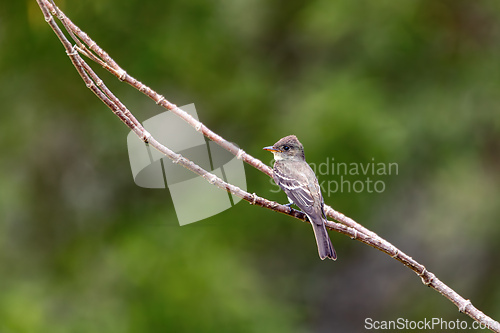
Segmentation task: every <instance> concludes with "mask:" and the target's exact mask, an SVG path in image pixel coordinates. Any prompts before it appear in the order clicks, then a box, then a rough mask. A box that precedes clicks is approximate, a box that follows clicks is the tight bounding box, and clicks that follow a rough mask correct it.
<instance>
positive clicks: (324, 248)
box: [311, 220, 337, 260]
mask: <svg viewBox="0 0 500 333" xmlns="http://www.w3.org/2000/svg"><path fill="white" fill-rule="evenodd" d="M311 225H312V226H313V230H314V236H315V237H316V244H318V254H319V257H320V258H321V260H324V259H325V258H329V259H332V260H337V253H335V249H334V248H333V245H332V241H331V240H330V237H329V236H328V232H327V231H326V227H325V223H324V221H323V223H321V224H316V223H314V222H313V221H312V220H311Z"/></svg>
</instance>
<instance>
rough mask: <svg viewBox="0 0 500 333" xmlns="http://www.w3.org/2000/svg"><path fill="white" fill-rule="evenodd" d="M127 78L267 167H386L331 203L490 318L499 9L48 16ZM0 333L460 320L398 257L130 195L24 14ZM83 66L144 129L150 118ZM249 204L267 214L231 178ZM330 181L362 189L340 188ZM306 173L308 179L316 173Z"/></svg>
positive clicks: (279, 223) (65, 66) (115, 5)
mask: <svg viewBox="0 0 500 333" xmlns="http://www.w3.org/2000/svg"><path fill="white" fill-rule="evenodd" d="M56 2H57V3H58V5H59V6H60V7H61V8H62V9H63V10H64V11H65V12H66V14H67V15H68V16H69V17H70V18H71V19H72V20H73V21H74V22H75V23H76V24H77V25H79V26H80V28H82V29H83V30H84V31H86V32H87V33H88V34H89V35H90V36H91V37H92V38H93V39H94V40H96V41H97V43H98V44H99V45H100V46H101V47H103V48H104V49H105V50H106V51H107V52H108V53H109V54H110V55H111V56H112V57H113V58H114V59H115V60H116V61H117V62H118V63H119V64H120V65H121V66H122V67H123V68H124V69H126V70H127V72H128V73H130V74H131V75H133V76H134V77H136V78H137V79H139V80H141V81H142V82H144V83H146V84H148V85H150V86H151V87H152V88H154V89H156V90H157V91H158V92H160V93H162V94H164V95H165V96H166V97H167V98H168V99H169V100H170V101H171V102H173V103H176V104H177V105H183V104H188V103H196V106H197V110H198V114H199V116H200V119H201V121H203V122H204V123H205V124H206V125H207V126H208V127H210V128H211V129H213V130H214V131H215V132H217V133H219V134H221V135H222V136H223V137H224V138H226V139H228V140H231V141H234V142H236V143H237V144H238V145H239V146H240V147H242V148H243V149H244V150H245V151H247V152H248V153H250V154H252V155H254V156H255V157H257V158H260V159H262V160H263V161H264V162H266V163H271V156H270V154H268V153H266V152H264V151H262V150H261V147H263V146H266V145H270V144H272V143H274V142H275V141H277V140H278V139H279V138H281V137H283V136H285V135H288V134H296V135H297V136H298V137H299V139H300V140H301V141H302V143H303V144H304V145H305V147H306V155H307V158H308V161H309V162H314V163H316V164H319V163H322V162H324V161H325V160H326V159H332V158H334V160H335V162H345V163H369V162H371V161H374V162H375V163H397V164H398V174H397V175H394V174H393V175H386V176H377V175H375V176H373V179H374V180H380V181H383V182H384V184H385V188H384V191H383V192H382V193H367V192H366V191H363V192H361V193H355V192H353V191H350V192H342V193H340V192H337V193H325V201H326V202H327V203H328V204H330V205H332V206H333V207H334V208H335V209H337V210H339V211H341V212H343V213H345V214H346V215H348V216H350V217H352V218H354V219H356V220H357V221H359V222H360V223H362V224H364V225H365V226H367V227H368V228H370V229H372V230H374V231H375V232H377V233H378V234H380V235H381V236H382V237H384V238H386V239H387V240H389V241H390V242H392V243H393V244H395V245H396V246H399V247H400V248H401V249H402V250H403V251H405V252H407V253H408V254H409V255H411V256H413V257H414V258H415V259H417V260H418V261H420V262H421V263H423V264H425V265H426V267H427V268H428V269H429V270H431V271H432V272H434V273H435V274H436V275H437V276H438V277H439V278H440V279H442V280H443V281H444V282H445V283H447V284H449V285H450V287H452V288H454V289H455V290H456V291H457V292H459V293H460V294H462V295H463V296H464V297H465V298H469V299H471V300H472V302H473V304H475V305H476V306H477V307H478V308H480V309H481V310H483V311H484V312H485V313H486V314H488V315H490V316H492V317H493V318H496V319H497V320H498V319H500V286H499V284H498V280H499V277H500V265H498V263H499V258H500V244H499V242H498V239H499V236H500V224H499V223H498V220H499V216H500V204H499V194H500V191H499V188H500V187H499V185H500V172H499V171H500V114H499V105H500V93H499V92H500V62H499V61H498V59H500V2H498V1H496V0H477V1H465V0H409V1H388V0H381V1H367V0H358V1H347V0H341V1H326V0H315V1H296V0H293V1H283V0H272V1H266V2H264V1H261V0H254V1H248V0H241V1H213V2H207V1H201V0H191V1H179V0H173V1H126V2H122V1H117V0H105V1H104V0H91V1H62V0H60V1H56ZM0 50H1V51H0V82H1V84H2V89H0V106H1V110H2V112H1V122H0V126H1V127H0V128H1V131H0V138H1V140H0V145H1V149H2V152H3V154H2V160H1V164H0V171H1V172H0V217H1V222H2V223H1V224H0V285H1V286H2V288H1V289H2V292H1V296H0V331H1V332H2V333H11V332H16V333H17V332H30V333H33V332H96V331H104V332H109V333H113V332H273V333H277V332H311V331H315V332H331V331H333V330H335V331H341V332H360V331H363V330H364V329H363V325H364V320H365V318H367V317H369V318H373V319H374V320H395V319H397V318H399V317H402V318H406V319H409V320H423V319H424V318H428V319H430V318H433V317H439V318H443V319H444V320H456V319H460V320H467V321H470V320H469V319H468V317H466V316H465V315H462V314H459V313H458V311H457V309H456V307H455V306H454V305H452V304H451V303H450V302H448V301H447V300H445V299H444V298H443V297H442V296H440V295H439V294H438V293H436V292H434V291H432V290H430V289H427V288H424V287H423V286H422V284H421V283H420V280H419V279H418V277H416V276H415V275H414V273H412V272H410V271H409V270H408V269H406V268H405V267H403V266H402V265H401V264H399V263H397V262H395V261H394V260H392V259H391V258H389V257H387V256H386V255H383V254H382V253H378V252H377V251H375V250H373V249H371V248H369V247H367V246H364V245H362V244H361V243H359V242H349V241H348V239H347V238H346V237H344V236H341V235H339V234H335V233H331V236H332V239H333V243H334V245H335V247H336V249H337V253H338V255H339V259H338V261H337V262H335V263H332V262H322V261H320V260H319V259H318V257H317V254H316V248H315V245H314V239H313V234H312V231H311V230H310V227H309V226H307V225H306V224H304V223H300V222H297V221H294V220H291V219H290V218H287V217H285V216H281V215H279V214H275V213H273V212H270V211H268V210H265V209H260V208H256V207H254V206H250V205H248V204H246V203H244V202H241V203H239V204H238V205H236V206H235V207H234V208H232V209H230V210H227V211H225V212H223V213H220V214H218V215H216V216H214V217H211V218H209V219H206V220H204V221H203V222H198V223H195V224H192V225H188V226H184V227H179V226H178V225H177V219H176V216H175V212H174V210H173V205H172V203H171V199H170V196H169V194H168V191H165V190H148V189H142V188H139V187H137V186H135V184H134V182H133V179H132V177H131V173H130V168H129V162H128V156H127V147H126V144H125V142H126V141H125V140H126V135H127V133H128V130H127V128H126V127H125V126H124V125H123V124H121V123H120V122H119V120H118V119H117V118H116V117H115V116H114V115H113V114H112V113H111V112H109V110H108V109H107V108H106V107H105V106H104V105H103V104H102V103H101V102H100V101H99V100H97V99H96V98H95V97H94V96H93V95H92V94H91V92H90V91H88V89H87V88H85V85H84V84H83V82H82V81H81V79H80V78H79V77H78V75H77V73H76V72H75V70H74V69H73V67H72V66H71V63H70V61H69V59H68V58H67V56H66V54H65V53H64V51H63V48H62V46H61V45H60V43H59V41H58V40H57V38H56V36H55V35H54V34H53V33H52V31H51V29H50V28H49V26H48V25H47V24H46V23H45V22H44V20H43V16H42V14H41V12H40V10H39V8H38V6H37V4H36V2H35V1H34V0H24V1H4V2H3V3H2V10H1V11H0ZM94 67H96V70H98V72H99V73H100V74H101V75H102V78H103V79H105V80H106V82H107V84H108V86H109V87H111V88H112V89H113V90H114V91H115V93H116V94H117V96H118V97H119V98H121V99H122V100H123V101H124V102H125V103H126V104H127V106H128V107H129V108H130V109H131V110H132V112H133V113H134V114H135V115H136V117H137V118H138V119H139V120H141V121H143V120H146V119H148V118H150V117H151V116H153V115H155V114H158V113H159V112H161V111H162V110H161V109H159V108H158V107H157V106H156V105H154V103H153V102H150V101H149V100H147V99H146V98H145V97H143V96H142V95H141V94H140V93H138V92H136V91H134V90H133V89H131V88H130V87H128V86H126V85H124V84H121V83H120V82H118V80H116V79H115V78H114V77H112V76H111V75H109V74H107V73H106V72H105V71H104V70H102V69H99V68H97V67H98V66H94ZM246 173H247V182H248V189H249V191H250V192H256V193H258V194H260V195H262V196H265V197H267V198H269V199H273V200H277V201H280V202H285V201H286V198H285V196H284V194H283V193H281V192H280V193H274V192H272V191H271V190H274V189H275V187H274V185H273V184H272V183H271V182H270V181H269V178H268V177H266V176H265V175H263V174H261V173H260V172H257V171H256V170H253V169H252V168H250V167H248V166H246ZM345 177H346V179H348V180H349V181H351V182H354V181H356V180H363V179H365V178H366V177H365V176H364V175H357V176H356V175H345ZM337 179H338V178H337V175H333V174H323V175H320V181H326V182H328V181H333V180H337Z"/></svg>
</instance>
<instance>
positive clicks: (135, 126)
mask: <svg viewBox="0 0 500 333" xmlns="http://www.w3.org/2000/svg"><path fill="white" fill-rule="evenodd" d="M37 2H38V5H39V6H40V8H41V10H42V13H43V15H44V18H45V20H46V21H47V23H48V24H49V25H50V27H51V28H52V29H53V30H54V33H55V34H56V35H57V37H58V38H59V40H60V41H61V43H62V44H63V46H64V48H65V49H66V53H67V54H68V56H69V57H70V60H71V62H72V63H73V65H74V66H75V68H76V70H77V71H78V73H79V74H80V76H81V77H82V79H83V81H84V82H85V85H86V86H87V87H88V88H89V89H91V90H92V92H93V93H94V94H95V95H96V96H97V97H98V98H99V99H100V100H101V101H102V102H103V103H104V104H106V105H107V106H108V107H109V108H110V109H111V110H112V111H113V113H114V114H116V115H117V116H118V117H119V118H120V120H121V121H122V122H123V123H125V124H126V125H127V126H128V127H129V128H130V129H131V130H132V131H133V132H134V133H136V134H137V136H138V137H139V138H140V139H141V140H143V141H144V142H145V143H147V144H149V145H151V146H152V147H154V148H155V149H157V150H158V151H159V152H161V153H163V154H164V155H165V156H167V157H168V158H170V159H171V160H172V162H173V163H178V164H180V165H182V166H183V167H185V168H187V169H189V170H190V171H192V172H194V173H196V174H197V175H199V176H201V177H203V178H204V179H206V180H207V181H208V182H209V183H211V184H213V185H215V186H217V187H219V188H221V189H223V190H225V191H228V192H230V193H232V194H234V195H236V196H238V197H240V198H242V199H244V200H246V201H248V202H249V203H250V204H253V205H257V206H261V207H264V208H268V209H271V210H274V211H277V212H280V213H283V214H286V215H289V216H292V217H294V218H297V219H299V220H302V221H307V217H306V216H305V214H304V213H302V212H300V211H297V210H294V209H290V208H288V207H287V206H284V205H280V204H278V203H276V202H273V201H270V200H267V199H265V198H262V197H259V196H257V195H256V194H255V193H252V194H251V193H248V192H246V191H244V190H242V189H240V188H239V187H237V186H234V185H232V184H229V183H227V182H225V181H224V180H222V179H220V178H219V177H217V176H215V175H214V174H212V173H210V172H208V171H207V170H205V169H203V168H201V167H200V166H199V165H197V164H195V163H194V162H192V161H190V160H189V159H187V158H185V157H183V156H182V155H180V154H177V153H175V152H174V151H172V150H170V149H169V148H167V147H165V146H164V145H162V144H161V143H159V142H158V141H156V139H155V138H153V137H152V136H151V134H150V133H149V132H148V131H146V129H145V128H144V127H143V126H142V124H141V123H140V122H139V121H137V119H136V118H135V117H134V116H133V114H132V113H131V112H130V111H129V110H128V109H127V108H126V106H125V105H124V104H123V103H122V102H121V101H120V100H119V99H118V98H116V96H114V94H113V93H112V92H111V91H110V90H109V89H108V88H107V87H106V85H105V84H104V82H103V81H102V80H101V79H100V78H99V77H98V76H97V74H96V73H95V72H94V71H93V70H92V68H91V67H90V66H89V65H88V64H87V63H86V62H85V61H84V60H83V59H82V57H81V56H80V53H81V54H83V55H85V56H86V57H88V58H89V59H91V60H92V61H94V62H96V63H98V64H99V65H101V66H102V67H104V68H105V69H107V70H108V71H109V72H110V73H112V74H113V75H115V76H116V77H117V78H118V79H119V80H121V81H125V82H127V83H128V84H130V85H131V86H133V87H135V88H136V89H138V90H139V91H141V92H143V93H144V94H145V95H146V96H148V97H150V98H151V99H152V100H154V101H155V102H156V103H157V104H159V105H161V106H163V107H164V108H166V109H168V110H170V111H172V112H173V113H174V114H176V115H177V116H179V117H180V118H182V119H183V120H185V121H186V122H187V123H189V124H190V125H191V126H192V127H193V128H194V129H195V130H196V131H198V132H200V133H202V134H203V135H205V136H206V137H207V138H209V139H211V140H212V141H214V142H216V143H217V144H219V145H220V146H221V147H223V148H224V149H226V150H227V151H229V152H231V153H232V154H234V155H235V156H236V157H237V158H238V159H241V160H243V161H245V162H246V163H248V164H250V165H251V166H253V167H254V168H256V169H258V170H260V171H262V172H263V173H265V174H267V175H268V176H272V170H271V169H270V168H269V167H268V166H267V165H265V164H264V163H262V161H260V160H259V159H257V158H254V157H252V156H251V155H249V154H247V153H246V152H245V151H243V150H242V149H240V148H238V147H236V146H235V145H234V144H232V143H230V142H229V141H227V140H225V139H224V138H222V137H221V136H220V135H218V134H216V133H215V132H213V131H211V130H210V129H209V128H208V127H206V126H205V125H204V124H202V123H201V122H199V121H198V120H196V119H195V118H193V117H192V116H191V115H189V114H188V113H186V112H185V111H183V110H182V109H180V108H178V107H177V106H176V105H175V104H172V103H170V102H169V101H167V100H166V99H165V97H164V96H162V95H160V94H158V93H157V92H155V91H154V90H153V89H151V88H149V87H148V86H146V85H144V84H143V83H141V82H140V81H138V80H136V79H135V78H133V77H132V76H130V75H129V74H127V72H126V71H124V70H123V69H122V68H121V67H119V66H118V64H117V63H116V62H115V61H114V60H113V59H112V58H111V57H110V56H109V55H108V54H107V53H106V52H105V51H104V50H102V49H101V48H100V47H99V46H98V45H97V44H96V43H95V42H94V41H93V40H92V39H91V38H90V37H89V36H88V35H87V34H86V33H85V32H83V31H82V30H81V29H80V28H78V27H77V26H76V25H75V24H73V22H71V20H70V19H69V18H68V17H67V16H66V15H64V13H63V12H62V11H61V10H60V9H58V8H57V7H56V6H55V4H54V3H53V1H52V0H37ZM54 16H57V18H58V19H59V20H60V21H61V22H62V24H63V26H64V27H65V29H66V30H67V31H68V33H69V35H70V36H71V38H72V39H73V40H74V41H75V42H76V45H74V46H73V45H72V44H71V43H70V41H69V40H68V39H67V37H66V36H65V35H64V33H63V32H62V30H61V29H60V28H59V26H58V25H57V23H56V21H55V20H54ZM325 210H326V214H327V215H328V216H329V217H331V218H333V219H334V220H336V221H338V222H341V223H336V222H331V221H327V227H328V228H329V229H331V230H335V231H337V232H339V233H342V234H344V235H347V236H349V237H351V238H352V239H356V240H358V241H361V242H363V243H365V244H367V245H369V246H371V247H373V248H375V249H378V250H379V251H382V252H384V253H386V254H388V255H389V256H391V257H392V258H394V259H396V260H398V261H399V262H401V263H403V264H404V265H405V266H406V267H408V268H410V269H411V270H412V271H414V272H415V273H416V274H417V275H418V276H420V277H421V279H422V282H423V283H424V284H425V285H427V286H429V287H431V288H433V289H434V290H436V291H438V292H439V293H441V294H442V295H443V296H444V297H446V298H447V299H449V300H450V301H451V302H452V303H454V304H455V305H456V306H457V307H458V309H459V311H460V312H463V313H465V314H467V315H468V316H470V317H471V318H472V319H474V320H476V321H477V322H479V323H481V324H482V325H484V327H486V328H488V329H490V330H492V331H494V332H499V333H500V323H499V322H497V321H495V320H493V319H492V318H490V317H488V316H487V315H485V314H484V313H483V312H481V311H480V310H478V309H477V308H476V307H474V306H473V305H472V303H471V301H470V300H467V299H465V298H463V297H462V296H460V295H459V294H458V293H457V292H455V291H454V290H453V289H451V288H450V287H448V286H447V285H446V284H444V283H443V282H442V281H440V280H439V279H438V278H437V277H436V276H435V275H434V274H433V273H431V272H429V271H428V270H427V269H426V268H425V266H423V265H422V264H420V263H418V262H417V261H416V260H414V259H413V258H412V257H410V256H408V255H407V254H406V253H404V252H402V251H401V250H399V249H398V248H397V247H395V246H394V245H392V244H391V243H390V242H388V241H386V240H385V239H383V238H381V237H379V236H378V235H377V234H376V233H374V232H372V231H370V230H368V229H366V228H365V227H363V226H361V225H360V224H358V223H357V222H355V221H354V220H352V219H351V218H349V217H347V216H345V215H343V214H342V213H340V212H337V211H335V210H334V209H333V208H331V207H329V206H326V209H325Z"/></svg>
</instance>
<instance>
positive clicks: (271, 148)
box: [262, 146, 279, 151]
mask: <svg viewBox="0 0 500 333" xmlns="http://www.w3.org/2000/svg"><path fill="white" fill-rule="evenodd" d="M262 149H264V150H267V151H279V150H278V149H276V148H274V147H273V146H269V147H264V148H262Z"/></svg>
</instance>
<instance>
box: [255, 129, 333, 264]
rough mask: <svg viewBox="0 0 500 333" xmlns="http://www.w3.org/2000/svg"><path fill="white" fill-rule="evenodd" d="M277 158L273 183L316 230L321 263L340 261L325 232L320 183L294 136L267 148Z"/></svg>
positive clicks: (315, 234) (302, 148)
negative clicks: (326, 260) (326, 259)
mask: <svg viewBox="0 0 500 333" xmlns="http://www.w3.org/2000/svg"><path fill="white" fill-rule="evenodd" d="M263 149H265V150H268V151H270V152H272V153H273V154H274V160H275V161H276V162H275V163H274V168H273V179H274V182H275V183H276V184H278V185H279V186H280V187H281V189H282V190H283V191H285V193H286V195H287V196H288V200H289V201H290V204H288V206H290V205H291V204H292V203H294V204H295V205H296V206H297V207H299V208H300V210H302V211H303V212H304V213H305V214H306V215H307V217H308V218H309V221H310V222H311V225H312V227H313V230H314V236H315V237H316V243H317V244H318V253H319V257H320V258H321V260H323V259H325V258H330V259H332V260H336V259H337V254H336V253H335V250H334V249H333V246H332V242H331V241H330V237H329V236H328V232H327V231H326V227H325V221H326V215H325V211H324V209H323V206H324V202H323V196H322V195H321V188H320V186H319V184H318V179H317V178H316V175H315V174H314V171H313V170H312V169H311V167H310V166H309V164H307V162H306V158H305V155H304V147H303V146H302V144H301V143H300V141H299V140H298V139H297V137H296V136H295V135H289V136H286V137H284V138H282V139H280V140H279V141H278V142H276V143H275V144H274V145H273V146H270V147H264V148H263Z"/></svg>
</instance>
